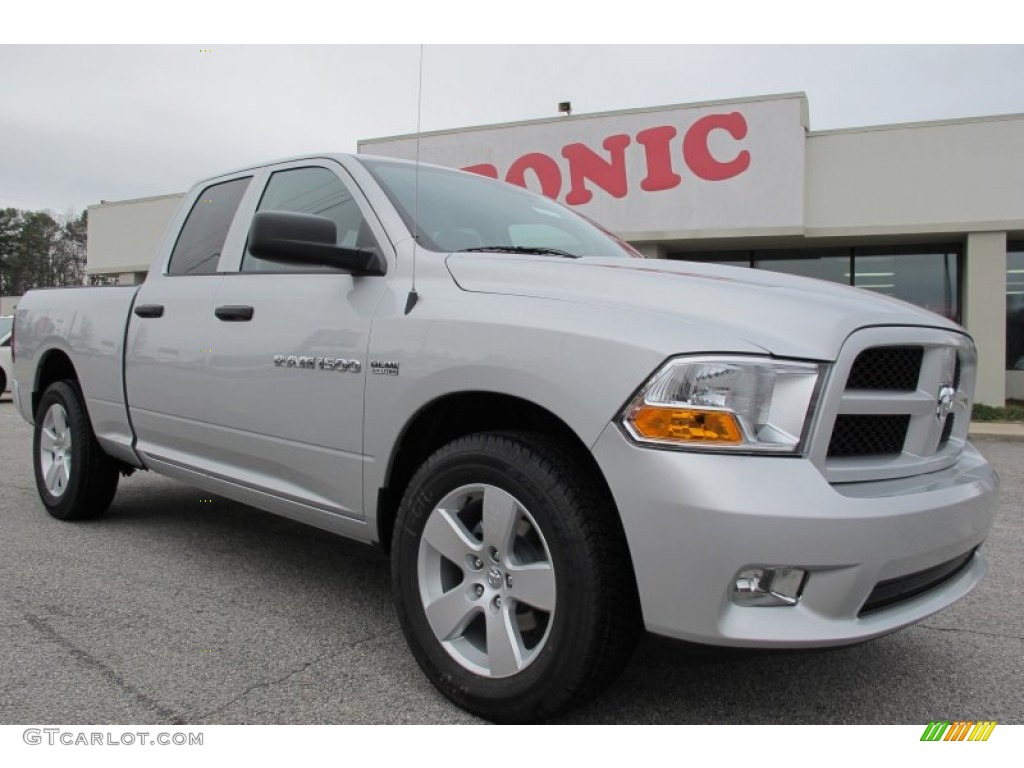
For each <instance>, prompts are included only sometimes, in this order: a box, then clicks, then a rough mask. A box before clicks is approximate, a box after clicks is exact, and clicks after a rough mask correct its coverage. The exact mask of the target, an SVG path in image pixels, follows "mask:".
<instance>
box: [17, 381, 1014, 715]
mask: <svg viewBox="0 0 1024 768" xmlns="http://www.w3.org/2000/svg"><path fill="white" fill-rule="evenodd" d="M976 444H977V445H978V446H979V447H980V449H981V450H982V452H983V453H985V455H986V456H988V458H989V459H990V460H991V461H993V462H994V463H995V464H996V466H997V467H998V469H999V472H1000V474H1001V475H1002V478H1003V495H1002V503H1001V508H1000V511H999V515H998V518H997V521H996V527H995V530H994V532H993V535H992V537H991V538H990V539H989V541H988V543H987V544H986V545H985V548H984V551H985V553H986V555H987V556H988V558H989V561H990V565H991V573H990V575H989V577H988V578H987V579H986V581H985V582H984V583H983V584H982V585H981V587H979V588H978V589H977V590H976V591H975V592H974V593H973V594H971V595H970V596H969V597H968V598H966V599H965V600H963V601H961V602H960V603H958V604H957V605H955V606H953V607H952V608H951V609H949V610H947V611H945V612H944V613H941V614H939V615H938V616H935V617H933V618H932V619H930V620H928V621H926V622H925V623H923V624H921V625H918V626H915V627H911V628H909V629H906V630H903V631H902V632H898V633H896V634H894V635H890V636H888V637H884V638H881V639H879V640H875V641H872V642H869V643H864V644H861V645H858V646H853V647H850V648H843V649H833V650H827V651H800V652H778V651H776V652H766V651H750V650H742V651H741V650H720V649H709V648H701V647H696V646H690V645H686V644H683V643H676V642H671V641H666V640H662V639H659V638H654V637H648V638H646V639H645V640H644V641H643V642H642V643H641V645H640V647H639V648H638V650H637V653H636V655H635V656H634V658H633V660H632V662H631V663H630V665H629V667H628V668H627V669H626V671H625V673H624V674H623V676H622V678H621V679H620V680H619V681H618V682H617V683H616V684H615V685H614V686H613V687H612V689H611V690H610V691H609V692H608V693H606V694H605V695H604V696H603V697H602V698H601V699H599V700H598V701H596V702H594V703H593V704H591V705H590V706H588V707H586V708H584V709H581V710H577V711H576V712H573V713H571V714H570V715H569V716H567V717H566V718H565V721H566V722H579V723H908V724H910V723H913V724H924V723H927V722H928V721H929V720H935V719H951V720H955V719H965V720H978V719H991V720H997V721H999V722H1000V723H1024V696H1022V694H1021V691H1022V690H1024V611H1022V610H1021V607H1020V595H1021V594H1022V593H1024V581H1022V579H1024V577H1022V572H1024V571H1022V568H1021V563H1022V562H1024V520H1022V506H1024V504H1022V499H1024V494H1022V492H1024V442H1019V441H1008V440H996V439H987V438H984V437H982V438H979V439H977V440H976ZM30 457H31V431H30V428H29V426H28V425H27V424H25V423H24V422H23V421H22V420H21V419H20V417H18V415H17V414H16V413H15V411H14V407H13V404H12V403H11V401H10V398H9V396H8V397H5V398H3V399H2V400H0V723H4V724H10V723H69V724H70V723H98V724H105V723H126V724H128V723H179V724H185V723H188V724H199V723H452V722H476V720H475V718H473V717H471V716H469V715H467V714H466V713H464V712H462V711H461V710H459V709H457V708H456V707H454V706H452V705H451V704H449V703H448V702H447V700H445V699H444V698H443V697H442V696H440V694H438V693H436V692H435V691H434V689H433V687H432V686H431V685H430V684H429V683H428V682H427V681H426V679H425V678H424V677H423V675H422V673H421V672H420V670H419V668H418V667H417V666H416V663H415V661H414V660H413V658H412V656H411V654H410V653H409V651H408V650H407V648H406V646H405V642H404V640H403V638H402V635H401V631H400V630H399V627H398V622H397V620H396V618H395V616H394V612H393V610H392V607H391V599H390V590H389V585H388V563H387V559H386V558H385V557H384V556H383V555H382V554H380V553H379V552H377V551H376V550H374V549H372V548H369V547H365V546H362V545H358V544H354V543H351V542H348V541H345V540H344V539H340V538H338V537H335V536H332V535H330V534H327V533H324V532H321V531H317V530H315V529H312V528H308V527H305V526H302V525H299V524H297V523H293V522H290V521H287V520H284V519H281V518H276V517H274V516H272V515H269V514H265V513H263V512H259V511H257V510H254V509H252V508H249V507H245V506H243V505H241V504H236V503H234V502H231V501H228V500H226V499H222V498H219V497H216V496H210V495H209V494H205V493H202V492H200V491H198V490H197V489H194V488H191V487H189V486H187V485H184V484H181V483H177V482H173V481H170V480H166V479H163V478H160V477H157V476H155V475H152V474H149V473H137V474H136V475H135V476H133V477H131V478H129V479H127V480H123V481H122V484H121V489H120V490H119V492H118V495H117V498H116V499H115V501H114V504H113V506H112V507H111V509H110V511H109V512H108V514H107V515H106V516H105V517H103V518H102V519H100V520H98V521H93V522H87V523H74V524H69V523H61V522H59V521H57V520H53V519H52V518H50V517H49V516H48V515H47V514H46V513H45V512H44V511H43V508H42V506H41V505H40V503H39V501H38V500H37V497H36V492H35V488H34V483H33V479H32V472H31V461H30Z"/></svg>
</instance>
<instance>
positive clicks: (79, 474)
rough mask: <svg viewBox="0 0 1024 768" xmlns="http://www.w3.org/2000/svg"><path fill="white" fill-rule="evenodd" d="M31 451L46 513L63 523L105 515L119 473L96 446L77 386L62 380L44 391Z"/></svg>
mask: <svg viewBox="0 0 1024 768" xmlns="http://www.w3.org/2000/svg"><path fill="white" fill-rule="evenodd" d="M32 448H33V450H32V454H33V456H32V458H33V464H34V465H35V476H36V489H37V490H38V491H39V498H40V499H42V502H43V505H44V506H45V507H46V511H47V512H49V513H50V514H51V515H53V516H54V517H56V518H57V519H59V520H84V519H86V518H90V517H98V516H99V515H102V514H103V513H104V512H106V510H107V507H109V506H110V502H111V501H113V499H114V493H115V492H116V491H117V481H118V477H119V474H120V473H119V471H118V468H117V464H116V463H115V462H114V461H113V459H111V458H110V457H109V456H107V455H106V454H105V453H104V452H103V449H102V448H100V446H99V443H97V442H96V435H95V434H94V433H93V431H92V424H91V422H90V421H89V414H88V412H87V411H86V409H85V403H84V402H83V400H82V395H81V392H80V390H79V388H78V384H77V382H74V381H58V382H55V383H53V384H51V385H50V386H49V387H48V388H47V389H46V391H45V392H44V393H43V396H42V398H40V400H39V407H38V408H37V409H36V418H35V433H34V439H33V441H32Z"/></svg>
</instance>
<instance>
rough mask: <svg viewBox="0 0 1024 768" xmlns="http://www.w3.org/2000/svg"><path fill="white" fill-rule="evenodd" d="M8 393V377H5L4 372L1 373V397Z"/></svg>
mask: <svg viewBox="0 0 1024 768" xmlns="http://www.w3.org/2000/svg"><path fill="white" fill-rule="evenodd" d="M6 391H7V376H5V375H4V372H3V371H0V395H3V393H4V392H6Z"/></svg>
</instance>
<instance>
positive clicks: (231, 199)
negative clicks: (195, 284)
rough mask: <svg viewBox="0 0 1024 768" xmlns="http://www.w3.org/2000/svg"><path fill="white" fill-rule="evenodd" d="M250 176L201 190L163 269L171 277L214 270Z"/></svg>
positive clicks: (208, 272)
mask: <svg viewBox="0 0 1024 768" xmlns="http://www.w3.org/2000/svg"><path fill="white" fill-rule="evenodd" d="M250 181H252V177H251V176H246V177H245V178H242V179H234V180H233V181H225V182H224V183H223V184H214V185H213V186H211V187H207V188H206V189H204V190H203V194H201V195H200V196H199V199H198V200H196V203H195V205H193V206H192V210H191V211H190V212H189V214H188V219H186V220H185V226H184V227H182V229H181V234H180V235H179V236H178V242H177V243H175V245H174V252H173V253H172V254H171V263H170V265H169V266H168V268H167V272H168V274H171V275H209V274H213V273H214V272H216V271H217V259H218V258H219V257H220V251H221V249H222V248H223V247H224V241H225V240H226V239H227V236H228V230H229V229H230V228H231V220H232V219H234V218H235V211H237V210H238V204H239V203H240V202H242V195H244V194H245V190H246V188H247V187H248V186H249V182H250Z"/></svg>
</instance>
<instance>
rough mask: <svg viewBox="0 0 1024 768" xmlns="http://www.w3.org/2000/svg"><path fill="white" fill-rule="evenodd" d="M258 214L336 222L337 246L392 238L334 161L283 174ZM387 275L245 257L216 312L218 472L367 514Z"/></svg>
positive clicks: (270, 185)
mask: <svg viewBox="0 0 1024 768" xmlns="http://www.w3.org/2000/svg"><path fill="white" fill-rule="evenodd" d="M255 210H257V211H297V212H302V213H311V214H316V215H319V216H325V217H328V218H330V219H332V220H333V221H334V222H335V224H336V226H337V230H338V244H339V245H346V246H350V247H360V248H377V249H380V243H382V242H386V240H385V238H384V234H383V230H381V229H380V225H379V223H378V222H377V221H376V218H375V217H374V215H373V213H372V211H371V210H370V209H369V206H368V205H367V203H366V201H365V199H364V198H362V196H361V195H360V194H359V193H358V190H357V189H356V187H355V185H354V184H353V183H352V182H351V180H350V179H349V178H348V177H347V175H346V174H345V172H344V170H343V169H342V168H341V167H340V166H338V165H336V164H333V163H330V162H329V161H324V162H323V163H322V164H314V163H311V162H309V161H306V162H303V163H295V164H292V166H283V167H282V169H280V170H275V171H274V172H273V173H272V174H270V175H269V177H267V180H266V186H265V188H264V190H263V191H262V194H261V195H260V197H259V203H258V205H257V206H256V209H255ZM388 280H389V277H387V276H384V277H379V276H353V275H350V274H347V273H345V272H341V271H338V270H336V269H329V268H325V267H305V266H296V265H286V264H281V263H275V262H271V261H267V260H264V259H260V258H257V257H255V256H252V255H251V254H249V253H248V251H247V250H245V251H244V252H243V254H242V258H241V264H240V266H239V269H238V270H237V271H236V272H228V273H226V274H225V276H224V279H223V282H222V283H221V285H220V287H219V289H218V293H217V297H216V301H215V305H216V306H215V308H214V311H215V316H216V318H217V322H216V327H215V329H214V332H213V336H212V338H211V344H210V353H209V357H208V361H209V365H210V370H211V385H210V388H209V390H208V394H207V424H208V437H207V439H208V443H209V450H210V453H211V456H212V457H213V458H214V462H215V464H214V466H213V471H214V472H215V473H218V474H219V473H222V474H223V475H224V476H225V477H228V478H231V479H232V480H233V481H234V482H238V483H241V484H242V485H244V486H247V487H249V488H251V489H254V490H257V491H261V492H264V493H268V494H271V495H272V496H274V497H277V498H279V499H281V500H284V501H286V502H287V501H290V502H295V503H298V504H301V505H305V506H307V507H312V508H314V509H317V510H320V511H327V512H333V513H336V514H341V515H345V516H347V517H354V518H361V517H363V510H362V464H363V390H364V387H365V384H366V373H367V360H366V351H367V347H368V344H369V334H370V323H371V319H372V317H373V310H374V308H375V306H376V304H377V302H378V301H379V299H380V297H381V295H382V293H383V292H384V291H385V290H386V286H387V281H388Z"/></svg>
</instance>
